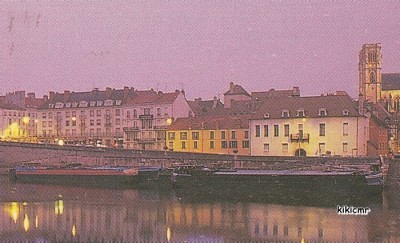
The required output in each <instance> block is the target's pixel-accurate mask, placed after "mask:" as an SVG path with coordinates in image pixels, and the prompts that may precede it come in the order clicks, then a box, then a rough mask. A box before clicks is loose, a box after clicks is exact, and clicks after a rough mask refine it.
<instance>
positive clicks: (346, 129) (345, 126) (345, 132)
mask: <svg viewBox="0 0 400 243" xmlns="http://www.w3.org/2000/svg"><path fill="white" fill-rule="evenodd" d="M348 135H349V123H347V122H345V123H343V136H348Z"/></svg>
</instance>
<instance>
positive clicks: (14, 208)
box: [6, 202, 19, 223]
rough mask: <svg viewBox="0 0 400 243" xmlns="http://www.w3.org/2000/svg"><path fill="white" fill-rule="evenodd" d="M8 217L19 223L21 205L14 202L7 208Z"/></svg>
mask: <svg viewBox="0 0 400 243" xmlns="http://www.w3.org/2000/svg"><path fill="white" fill-rule="evenodd" d="M6 211H7V212H8V215H9V216H10V217H11V218H12V220H13V221H14V223H17V220H18V216H19V205H18V203H17V202H12V203H11V205H10V206H9V207H8V208H6Z"/></svg>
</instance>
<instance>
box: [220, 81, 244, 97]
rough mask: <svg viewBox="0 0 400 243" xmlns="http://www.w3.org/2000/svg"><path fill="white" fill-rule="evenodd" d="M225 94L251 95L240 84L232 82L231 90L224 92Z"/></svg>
mask: <svg viewBox="0 0 400 243" xmlns="http://www.w3.org/2000/svg"><path fill="white" fill-rule="evenodd" d="M224 95H247V96H250V94H249V93H247V91H246V90H245V89H244V88H243V87H242V86H240V85H238V84H234V83H233V82H231V83H230V86H229V90H228V91H226V92H225V93H224Z"/></svg>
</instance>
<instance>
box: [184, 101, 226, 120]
mask: <svg viewBox="0 0 400 243" xmlns="http://www.w3.org/2000/svg"><path fill="white" fill-rule="evenodd" d="M188 104H189V106H190V109H192V111H193V113H194V114H195V115H196V116H201V115H206V114H208V113H209V112H211V111H212V110H214V109H220V108H223V107H224V104H222V102H221V100H219V99H217V98H214V99H213V100H201V99H200V98H199V99H195V100H194V101H188Z"/></svg>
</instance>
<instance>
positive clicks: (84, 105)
mask: <svg viewBox="0 0 400 243" xmlns="http://www.w3.org/2000/svg"><path fill="white" fill-rule="evenodd" d="M87 106H88V103H87V102H86V101H81V102H79V107H87Z"/></svg>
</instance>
